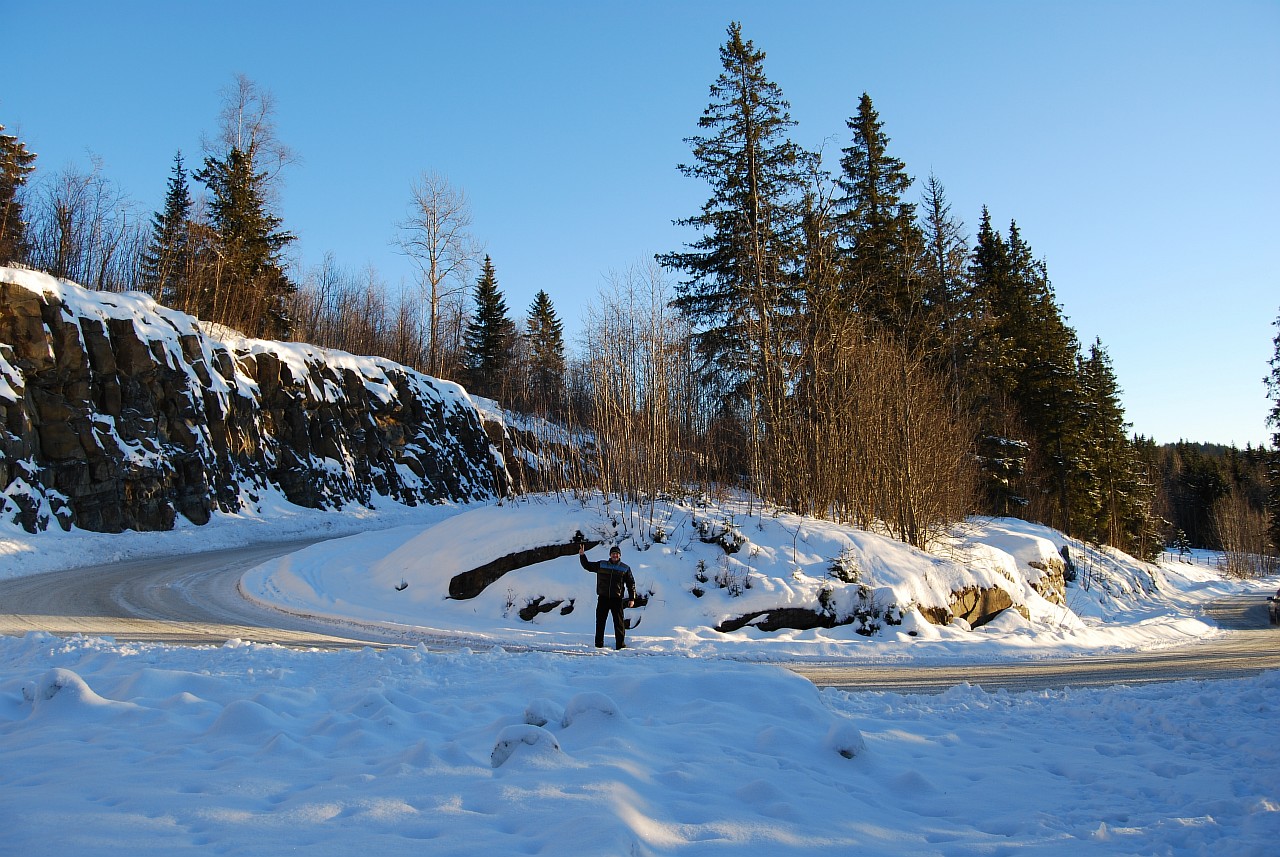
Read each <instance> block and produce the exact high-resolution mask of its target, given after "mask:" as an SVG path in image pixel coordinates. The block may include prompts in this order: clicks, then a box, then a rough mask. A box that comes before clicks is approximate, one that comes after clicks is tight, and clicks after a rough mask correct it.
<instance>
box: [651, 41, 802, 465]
mask: <svg viewBox="0 0 1280 857" xmlns="http://www.w3.org/2000/svg"><path fill="white" fill-rule="evenodd" d="M764 58H765V54H764V52H763V51H760V50H757V49H756V48H755V45H754V44H752V42H751V41H750V40H747V39H744V38H743V35H742V26H741V25H740V24H738V23H736V22H735V23H733V24H730V26H729V29H728V38H727V40H726V41H725V43H724V45H722V46H721V48H720V62H721V66H722V71H721V73H720V75H719V77H718V78H717V79H716V82H715V83H713V84H712V86H711V99H712V101H711V103H710V104H709V105H708V106H707V108H706V110H705V111H704V112H703V114H702V117H701V118H700V119H699V120H698V126H699V128H701V129H703V132H704V134H703V135H699V136H694V137H690V138H688V139H687V140H686V142H688V143H689V144H690V145H691V146H692V148H693V156H694V161H693V163H691V164H687V165H681V166H680V171H681V172H682V173H684V174H685V175H686V176H690V177H692V178H698V179H702V180H703V181H705V182H707V184H708V185H709V186H710V188H711V197H710V199H708V200H707V202H706V203H705V204H704V205H703V207H702V211H701V213H699V214H697V215H694V216H692V217H688V218H684V219H682V220H677V221H676V223H677V224H679V225H682V226H691V227H694V228H695V229H697V230H699V232H700V233H701V236H700V237H699V238H698V239H697V240H696V241H694V242H693V243H691V244H689V245H687V249H686V250H685V251H683V252H674V253H667V254H663V255H660V256H658V261H659V262H660V263H661V264H662V265H663V266H665V267H667V268H671V269H676V270H681V271H684V272H685V273H686V274H687V275H688V277H689V278H688V279H687V280H685V281H683V282H681V283H680V284H678V286H677V297H676V299H675V301H674V302H673V303H674V305H675V306H676V308H677V309H679V310H680V312H681V313H682V314H683V315H684V316H685V318H686V319H687V320H688V321H689V322H690V324H691V326H692V327H693V328H694V331H695V332H694V335H693V336H694V347H695V349H696V351H697V354H698V356H699V359H700V361H701V369H702V371H703V375H704V379H705V380H706V381H708V382H710V384H711V385H712V387H713V392H712V395H714V396H716V397H717V398H718V399H719V400H720V401H721V402H724V403H725V404H726V406H727V407H728V408H729V410H730V411H732V410H734V409H735V408H736V409H737V411H738V414H739V418H740V419H741V420H742V422H743V424H745V425H747V426H749V427H750V430H751V431H752V432H753V433H754V434H755V437H754V442H753V444H752V448H751V449H752V460H751V461H750V462H748V463H747V468H748V471H749V472H750V473H751V474H752V476H753V478H755V479H757V480H764V479H765V478H766V477H765V475H764V470H765V466H766V465H767V464H768V463H769V461H770V460H771V458H770V456H769V455H767V454H763V452H762V449H763V448H762V444H763V443H764V442H766V441H768V440H769V438H770V431H771V429H772V428H773V427H774V426H776V425H777V424H778V422H779V421H780V420H781V417H782V413H783V411H784V409H785V406H786V396H787V388H788V385H789V383H790V374H791V372H792V371H793V368H794V367H793V366H792V363H793V362H794V353H795V349H794V347H793V345H794V340H795V336H796V333H795V327H796V316H797V313H798V305H799V297H798V293H797V292H798V289H797V277H796V273H797V270H798V268H799V266H800V256H801V251H802V247H803V243H804V241H803V236H802V231H801V200H802V195H803V191H804V167H805V165H806V163H807V161H808V157H807V156H806V155H805V154H804V153H803V152H802V151H801V149H800V148H799V147H798V146H796V144H795V143H793V142H792V141H791V140H790V139H788V136H787V134H788V131H789V129H790V128H791V127H792V126H793V125H794V124H795V123H794V122H793V121H792V119H791V116H790V113H789V110H790V107H789V105H788V104H787V102H786V100H785V99H784V98H783V95H782V90H781V89H780V88H779V87H778V85H777V84H775V83H773V82H772V81H770V80H769V79H768V77H767V76H766V75H765V72H764ZM757 487H760V485H759V482H758V484H757Z"/></svg>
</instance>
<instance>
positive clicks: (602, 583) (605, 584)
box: [578, 554, 636, 600]
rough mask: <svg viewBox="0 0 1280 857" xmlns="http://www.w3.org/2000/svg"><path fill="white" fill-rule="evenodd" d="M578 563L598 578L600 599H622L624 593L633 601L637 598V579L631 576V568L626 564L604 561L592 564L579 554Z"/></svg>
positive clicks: (597, 587)
mask: <svg viewBox="0 0 1280 857" xmlns="http://www.w3.org/2000/svg"><path fill="white" fill-rule="evenodd" d="M578 561H579V562H581V563H582V567H583V568H585V569H586V570H587V571H590V572H594V573H595V576H596V595H597V596H598V597H600V598H622V595H623V592H624V591H625V592H628V593H630V594H629V595H628V597H629V598H631V599H632V600H634V599H635V597H636V579H635V577H633V576H632V574H631V567H630V566H629V565H627V564H626V563H625V562H614V561H613V560H608V559H602V560H600V561H599V562H592V561H591V560H589V559H587V556H586V554H579V555H578Z"/></svg>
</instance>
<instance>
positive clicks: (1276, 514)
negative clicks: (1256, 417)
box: [1265, 317, 1280, 550]
mask: <svg viewBox="0 0 1280 857" xmlns="http://www.w3.org/2000/svg"><path fill="white" fill-rule="evenodd" d="M1275 326H1276V330H1277V332H1276V337H1275V339H1274V340H1273V344H1274V345H1275V352H1274V353H1273V354H1272V357H1271V361H1270V365H1271V374H1270V375H1268V376H1267V378H1266V379H1265V380H1266V384H1267V393H1268V395H1269V397H1270V398H1271V400H1272V402H1273V404H1272V406H1271V413H1270V414H1268V416H1267V424H1268V425H1270V426H1271V428H1272V429H1274V430H1275V433H1274V434H1272V435H1271V446H1272V449H1271V451H1270V453H1269V455H1268V456H1267V457H1268V462H1269V470H1270V477H1271V490H1270V493H1269V495H1268V498H1267V506H1268V509H1269V511H1270V516H1271V543H1272V544H1273V545H1274V546H1275V547H1276V549H1277V550H1280V317H1277V318H1276V320H1275Z"/></svg>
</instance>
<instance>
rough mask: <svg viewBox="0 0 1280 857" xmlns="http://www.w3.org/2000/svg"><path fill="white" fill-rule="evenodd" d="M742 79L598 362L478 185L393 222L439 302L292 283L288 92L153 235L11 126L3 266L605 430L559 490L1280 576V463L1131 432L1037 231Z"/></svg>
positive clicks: (756, 69) (753, 58)
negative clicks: (965, 527) (992, 537)
mask: <svg viewBox="0 0 1280 857" xmlns="http://www.w3.org/2000/svg"><path fill="white" fill-rule="evenodd" d="M720 60H721V65H722V71H721V73H720V75H719V76H718V77H717V78H716V79H715V80H714V81H712V82H711V85H710V94H709V103H708V106H707V107H706V109H705V111H704V112H703V113H702V115H701V116H700V117H690V126H691V128H692V129H694V133H693V134H692V135H691V136H690V137H689V138H687V140H686V143H687V144H688V145H689V148H690V157H689V160H688V162H687V163H685V164H682V165H679V166H678V169H679V170H680V171H681V172H682V173H683V174H684V175H686V176H688V177H689V178H690V179H691V180H693V181H696V182H698V183H699V184H700V186H703V187H705V188H706V190H707V193H708V196H707V201H706V202H705V203H704V204H703V205H702V207H701V208H700V209H699V210H697V211H694V212H673V215H674V216H675V217H676V218H677V220H676V222H677V223H678V224H681V225H682V226H684V227H686V228H687V230H688V236H689V237H688V240H687V242H686V243H685V245H684V246H683V247H679V248H673V249H670V250H668V251H666V252H662V253H659V254H658V255H657V256H656V257H655V259H654V260H653V262H651V263H649V264H647V265H644V264H642V265H637V266H634V267H632V268H631V269H629V270H627V271H626V272H625V273H622V274H619V275H616V276H614V277H612V278H610V280H609V281H608V282H607V283H605V284H604V285H603V286H602V287H601V289H600V293H599V296H598V298H597V299H596V300H595V301H594V302H592V303H591V305H590V306H589V307H588V308H587V309H586V311H585V313H586V316H585V318H584V321H585V324H584V327H585V329H586V331H587V332H586V333H585V334H584V339H583V341H582V343H581V345H580V348H579V349H578V351H577V353H576V354H575V353H571V352H570V351H569V350H568V349H567V348H566V344H565V342H564V337H563V324H562V322H561V320H560V318H559V315H558V313H557V311H556V309H555V306H554V303H553V301H552V298H551V296H550V295H548V294H546V293H545V292H540V293H539V294H538V295H537V296H536V298H535V300H534V302H533V303H532V304H531V305H530V306H529V307H528V308H527V311H526V312H525V313H524V314H523V315H522V316H514V315H513V314H512V312H511V310H510V309H509V308H508V307H507V305H506V301H505V298H504V295H503V292H502V289H501V287H500V283H499V270H500V268H499V264H498V263H499V261H500V260H498V261H495V260H494V259H492V258H490V257H489V256H485V255H483V254H482V251H481V249H480V248H481V242H480V241H479V240H478V238H477V237H476V236H475V235H474V234H473V233H472V231H471V214H470V209H469V205H468V202H467V199H466V195H465V193H464V192H463V191H462V190H461V189H459V188H457V187H455V186H453V185H452V184H451V183H450V182H449V180H448V179H447V178H446V177H444V176H443V175H441V174H438V173H434V172H429V171H428V172H424V173H423V174H422V175H421V176H419V177H418V178H417V179H416V180H415V181H414V182H413V183H412V184H411V186H410V187H409V188H408V190H407V194H406V196H407V199H408V202H409V208H408V211H409V214H408V215H407V216H406V217H405V218H404V219H403V220H402V221H400V222H398V223H396V224H395V225H394V228H393V227H391V226H390V225H389V229H388V231H389V232H392V231H394V235H395V236H396V239H397V241H398V243H399V247H400V249H401V250H402V251H403V252H404V253H405V255H406V256H407V257H408V258H410V259H411V260H412V261H413V262H414V263H415V266H416V268H417V271H418V279H417V283H416V288H414V289H411V290H409V291H393V290H392V289H390V288H389V287H388V286H387V284H386V283H384V282H382V281H381V280H380V279H379V277H378V275H377V273H376V272H374V271H371V270H369V271H352V270H348V269H345V268H344V267H343V266H342V265H341V264H339V263H338V262H337V261H336V260H335V259H333V258H332V257H329V258H326V259H325V261H324V262H323V263H322V264H321V265H319V266H318V267H316V268H314V269H311V270H305V271H304V270H298V269H297V267H296V266H294V265H292V264H290V262H289V260H288V253H287V251H288V248H289V245H290V244H291V243H292V242H293V241H294V239H295V236H294V235H293V234H292V233H290V232H289V231H288V229H287V228H286V224H284V223H283V222H282V220H281V218H280V217H279V215H278V214H277V213H276V210H277V202H278V200H279V198H280V195H281V194H282V193H283V168H284V167H286V166H287V165H289V164H290V163H291V162H292V160H293V153H292V152H291V150H290V149H289V148H288V146H287V145H286V144H285V143H284V141H281V140H280V139H278V137H277V133H276V130H277V129H276V125H275V122H274V104H273V101H272V97H271V94H270V93H269V92H268V91H266V90H264V89H262V88H261V87H259V86H258V85H257V84H256V83H254V82H253V81H251V80H249V79H247V78H245V77H243V76H240V77H237V78H236V79H235V80H234V82H233V84H232V85H231V86H229V87H228V88H227V89H226V90H225V91H224V92H223V109H222V111H221V113H220V115H219V116H218V117H217V129H216V133H215V134H214V135H213V137H212V139H211V140H210V141H209V142H207V143H206V151H205V152H204V153H202V158H201V160H200V163H199V164H198V165H197V166H196V168H195V169H190V168H189V167H188V165H187V162H186V161H185V160H184V156H183V154H182V153H180V152H179V153H176V154H175V156H174V159H173V162H172V164H171V165H170V166H169V171H168V183H167V192H166V195H165V199H164V204H163V206H162V207H161V209H160V210H158V211H155V212H154V213H151V214H150V215H149V216H147V215H145V214H140V213H139V212H138V210H137V206H136V204H135V203H133V202H132V200H131V199H130V197H129V195H128V194H127V193H126V192H125V191H124V189H122V188H120V187H119V186H117V185H116V184H115V183H114V182H112V181H111V180H110V179H109V178H107V177H106V176H105V175H104V173H103V169H102V165H101V164H100V163H97V162H92V163H91V164H90V165H89V167H88V168H87V169H82V168H78V167H71V168H67V169H65V170H64V171H62V172H60V173H57V174H53V175H47V176H40V175H34V177H33V174H34V172H35V160H36V159H35V155H34V154H32V153H30V152H28V151H27V149H26V147H25V145H24V144H23V143H22V141H21V140H19V139H18V137H16V136H14V135H7V134H4V133H2V132H3V130H4V129H3V126H0V261H8V262H11V263H15V264H22V265H27V266H30V267H33V268H37V269H40V270H44V271H48V272H49V273H51V274H53V275H55V276H58V277H64V278H67V279H70V280H73V281H75V282H78V283H80V284H82V285H84V286H86V287H89V288H94V289H102V290H126V289H137V290H143V291H147V292H149V293H151V294H152V295H154V296H155V298H156V299H157V300H158V301H160V302H162V303H164V304H166V305H168V306H172V307H174V308H177V309H180V310H184V311H186V312H190V313H192V314H193V315H196V316H198V317H200V318H201V319H203V320H205V321H207V322H212V323H217V324H221V325H226V326H229V327H232V328H235V329H237V330H240V331H241V332H243V333H244V334H246V335H249V336H255V337H264V338H274V339H294V340H299V341H307V342H313V343H316V344H319V345H324V346H328V347H333V348H339V349H343V350H346V351H351V352H354V353H362V354H373V355H379V356H383V357H387V358H390V359H393V360H396V361H398V362H401V363H404V364H406V365H408V366H411V367H413V368H416V369H418V370H420V371H423V372H426V373H428V374H431V375H434V376H437V377H441V378H446V379H452V380H456V381H459V382H461V383H463V384H464V385H466V386H467V388H468V389H469V390H470V391H471V392H472V393H474V394H477V395H481V396H485V397H489V398H493V399H495V400H497V401H498V402H499V403H500V404H502V405H503V406H504V407H506V408H508V409H511V410H513V411H517V412H524V413H528V414H535V415H538V416H541V417H545V418H548V419H550V420H553V421H556V422H559V423H563V424H567V425H569V426H572V427H574V428H582V429H586V430H588V431H589V432H590V433H591V434H590V436H591V438H592V441H591V443H592V445H593V448H594V457H593V461H594V462H595V463H594V464H593V466H592V467H590V468H587V467H573V468H568V469H566V472H565V475H564V476H563V484H562V485H552V486H548V487H593V488H602V489H604V490H606V491H610V492H616V493H618V494H620V495H622V496H627V497H632V498H642V497H653V496H658V495H659V494H661V493H663V492H670V491H683V490H689V489H690V488H691V487H692V488H701V489H703V490H717V489H724V488H741V489H746V490H748V491H750V492H751V494H752V495H753V496H755V497H758V498H760V499H761V501H762V502H764V503H767V504H771V505H773V506H775V507H778V508H786V509H790V510H794V511H797V512H801V513H806V514H812V515H817V516H821V517H828V518H832V519H837V520H841V521H846V522H850V523H854V524H856V525H860V526H863V527H868V528H876V529H880V530H882V531H884V532H887V533H889V534H891V535H892V536H894V537H896V538H899V539H901V540H903V541H905V542H909V543H911V544H914V545H917V546H919V547H923V548H927V547H929V546H931V545H932V544H933V543H934V542H936V541H937V540H938V539H939V538H940V537H942V536H943V535H944V534H945V533H946V532H947V531H948V530H949V529H950V528H952V527H953V526H954V525H955V524H956V523H957V522H959V521H962V520H963V519H964V518H965V517H966V516H969V515H974V514H977V515H1012V516H1019V517H1025V518H1028V519H1031V520H1035V521H1040V522H1043V523H1046V524H1049V525H1051V526H1054V527H1057V528H1058V529H1061V530H1062V531H1064V532H1066V533H1068V534H1069V535H1072V536H1075V537H1078V538H1081V539H1085V540H1088V541H1091V542H1095V543H1105V544H1110V545H1114V546H1116V547H1119V548H1121V549H1123V550H1126V551H1128V552H1130V553H1133V554H1135V555H1138V556H1141V557H1145V558H1152V557H1154V556H1156V555H1157V554H1158V553H1159V552H1160V551H1161V550H1162V549H1166V548H1170V549H1175V550H1177V549H1181V550H1189V549H1190V548H1192V547H1206V548H1217V549H1223V550H1225V551H1226V552H1227V555H1228V558H1229V559H1228V564H1229V566H1230V570H1231V571H1233V572H1234V573H1238V574H1246V575H1247V574H1255V573H1259V572H1262V571H1265V570H1270V569H1273V568H1274V567H1275V566H1274V556H1275V554H1276V547H1277V546H1278V545H1280V491H1278V490H1277V486H1280V459H1278V458H1277V454H1276V452H1275V451H1274V450H1269V449H1266V448H1262V449H1252V448H1248V449H1245V450H1244V451H1241V450H1238V449H1234V448H1223V447H1213V446H1206V445H1199V444H1194V443H1186V442H1180V443H1177V444H1174V445H1165V446H1158V445H1156V444H1155V442H1154V441H1152V440H1150V439H1147V438H1143V437H1135V436H1131V435H1130V434H1129V428H1130V427H1129V424H1128V423H1127V422H1126V420H1125V417H1124V412H1123V408H1122V406H1121V403H1120V394H1121V390H1120V385H1119V383H1118V380H1117V378H1116V377H1115V373H1114V371H1113V369H1112V365H1111V361H1110V358H1109V357H1108V354H1107V350H1106V348H1105V347H1104V345H1103V344H1102V342H1101V341H1094V342H1092V343H1089V344H1088V345H1087V346H1082V344H1081V343H1080V342H1079V340H1078V338H1077V335H1076V332H1075V331H1074V330H1073V329H1072V328H1071V327H1070V325H1068V324H1067V321H1066V317H1065V316H1064V314H1063V312H1062V308H1061V307H1060V306H1059V304H1058V302H1057V299H1056V297H1055V294H1054V290H1053V286H1052V284H1051V281H1050V277H1049V271H1048V268H1047V265H1046V264H1045V262H1044V261H1043V260H1042V259H1040V258H1038V257H1037V256H1036V254H1035V253H1034V251H1033V250H1032V247H1031V244H1030V240H1029V238H1028V237H1027V236H1026V235H1024V234H1023V233H1022V231H1021V230H1020V229H1019V228H1018V225H1017V223H1016V221H1013V220H1010V221H1009V222H1008V225H1007V226H1003V227H1002V226H998V225H997V224H996V222H995V220H994V218H993V217H992V215H991V213H990V212H989V211H987V210H986V209H985V208H984V209H983V210H982V211H981V212H980V214H979V217H978V227H977V231H976V234H973V235H971V234H970V233H969V232H968V230H967V229H966V227H965V226H964V224H963V223H962V222H961V220H960V219H959V218H958V217H957V216H956V215H955V214H954V213H953V212H952V209H951V206H950V204H949V203H948V200H947V194H946V189H945V187H944V185H943V183H942V181H941V180H940V179H939V177H937V176H934V175H930V176H928V177H927V178H924V179H923V180H920V181H917V180H916V179H914V178H913V177H912V176H911V175H910V174H909V173H908V171H907V166H906V164H905V163H903V162H902V161H901V160H900V159H898V158H896V157H895V156H894V155H893V154H892V146H891V140H890V137H889V135H888V133H887V131H886V129H885V128H884V125H883V123H882V122H881V120H880V117H879V115H878V113H877V111H876V108H875V106H874V104H873V102H872V100H871V97H870V96H869V95H867V94H866V93H863V94H862V95H861V97H860V98H855V99H853V100H852V103H851V107H852V109H851V111H850V115H849V117H848V118H847V119H846V121H845V129H846V131H845V134H844V139H843V143H844V145H843V148H841V149H840V152H839V156H838V157H837V158H832V159H831V160H832V162H831V163H826V162H824V160H823V157H822V154H821V153H817V152H809V151H805V150H803V149H802V148H801V147H799V146H798V145H796V144H795V143H794V142H793V141H792V139H791V136H790V134H791V131H792V129H793V128H794V127H795V124H796V123H795V122H794V121H793V120H792V119H791V117H790V114H789V106H788V104H787V101H786V99H785V97H784V95H783V92H782V90H781V88H780V87H779V86H778V84H776V83H774V82H773V81H771V80H770V79H769V78H768V76H767V75H766V72H765V53H764V52H763V51H762V50H760V49H758V48H756V47H755V45H754V43H753V42H752V41H750V40H749V39H747V38H746V37H745V36H744V34H743V32H742V29H741V27H740V26H739V25H738V24H736V23H735V24H731V25H730V26H729V28H728V31H727V33H726V39H725V42H724V44H723V45H721V46H720ZM913 188H916V189H917V190H916V191H915V193H916V194H917V195H916V196H909V195H908V194H910V193H912V189H913ZM565 252H572V248H565ZM1276 347H1277V357H1276V359H1275V360H1273V361H1272V364H1271V375H1270V380H1271V389H1272V394H1273V398H1274V399H1275V400H1276V402H1277V406H1276V407H1277V409H1276V410H1273V412H1272V422H1273V423H1274V424H1275V425H1276V427H1277V430H1278V434H1277V437H1276V443H1277V445H1280V337H1278V338H1277V342H1276ZM1260 368H1261V367H1260Z"/></svg>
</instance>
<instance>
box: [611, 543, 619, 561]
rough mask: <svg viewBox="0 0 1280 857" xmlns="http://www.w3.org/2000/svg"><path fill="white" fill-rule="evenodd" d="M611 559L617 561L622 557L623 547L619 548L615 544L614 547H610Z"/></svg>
mask: <svg viewBox="0 0 1280 857" xmlns="http://www.w3.org/2000/svg"><path fill="white" fill-rule="evenodd" d="M609 559H611V560H613V561H615V562H616V561H618V560H620V559H622V549H621V548H619V547H618V546H617V545H614V546H613V547H611V548H609Z"/></svg>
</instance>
